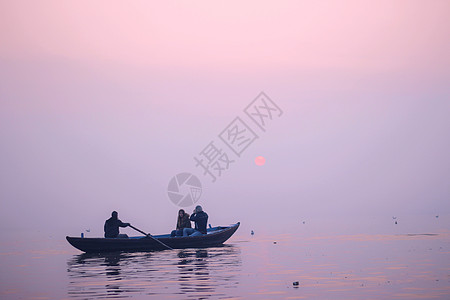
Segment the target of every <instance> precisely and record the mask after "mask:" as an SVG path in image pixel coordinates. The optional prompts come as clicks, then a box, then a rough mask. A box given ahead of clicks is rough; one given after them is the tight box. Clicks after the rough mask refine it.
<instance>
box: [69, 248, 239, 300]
mask: <svg viewBox="0 0 450 300" xmlns="http://www.w3.org/2000/svg"><path fill="white" fill-rule="evenodd" d="M67 265H68V268H67V272H68V276H69V288H68V296H69V297H72V298H83V299H87V298H89V299H97V298H105V297H107V298H109V297H111V298H122V297H137V296H151V295H154V296H157V295H159V296H169V295H171V296H175V295H179V296H180V295H185V296H189V297H194V298H209V297H211V296H214V297H216V296H219V295H220V296H227V295H228V290H230V289H229V288H230V287H236V286H237V285H238V284H239V282H238V274H239V272H240V270H241V253H240V248H238V247H236V246H232V245H225V246H222V247H215V248H208V249H185V250H173V251H169V250H168V251H161V252H144V253H142V252H140V253H120V252H119V253H107V254H86V253H85V254H80V255H76V256H73V257H72V258H71V259H69V261H68V262H67Z"/></svg>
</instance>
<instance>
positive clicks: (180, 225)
mask: <svg viewBox="0 0 450 300" xmlns="http://www.w3.org/2000/svg"><path fill="white" fill-rule="evenodd" d="M184 228H192V225H191V221H190V220H189V214H187V213H185V212H184V209H180V210H179V211H178V220H177V229H176V230H172V233H171V234H170V236H171V237H174V236H182V235H183V229H184Z"/></svg>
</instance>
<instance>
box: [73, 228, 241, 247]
mask: <svg viewBox="0 0 450 300" xmlns="http://www.w3.org/2000/svg"><path fill="white" fill-rule="evenodd" d="M239 225H240V223H239V222H238V223H236V224H234V225H232V226H229V227H216V228H212V229H208V234H205V235H201V236H189V237H169V235H160V236H153V237H145V236H144V237H139V238H125V239H122V238H80V237H69V236H66V239H67V241H68V242H69V243H70V244H71V245H72V246H73V247H75V248H77V249H78V250H81V251H83V252H86V253H100V252H116V251H124V252H135V251H159V250H167V249H169V248H167V247H165V246H164V244H165V245H167V246H169V247H170V248H173V249H186V248H206V247H215V246H219V245H222V244H223V243H224V242H225V241H227V240H228V239H229V238H230V237H231V236H232V235H233V234H234V233H235V232H236V230H237V229H238V228H239ZM155 239H157V240H159V241H160V242H162V243H160V242H158V241H157V240H155Z"/></svg>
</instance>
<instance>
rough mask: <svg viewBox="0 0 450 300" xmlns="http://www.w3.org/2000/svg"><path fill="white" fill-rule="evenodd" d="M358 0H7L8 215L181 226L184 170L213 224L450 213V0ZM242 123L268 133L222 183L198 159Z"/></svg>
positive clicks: (59, 227) (55, 222)
mask: <svg viewBox="0 0 450 300" xmlns="http://www.w3.org/2000/svg"><path fill="white" fill-rule="evenodd" d="M346 4H347V5H341V4H340V2H337V1H325V2H321V3H315V2H296V1H281V2H277V5H273V2H267V1H262V2H261V1H258V2H256V1H249V2H245V3H240V2H236V1H232V2H227V3H221V2H214V3H212V2H209V1H196V2H193V3H192V4H191V3H189V4H188V3H179V2H177V3H157V2H139V1H138V2H134V3H132V4H130V3H127V4H125V3H122V2H111V1H108V2H96V4H92V3H91V4H89V5H87V4H86V3H81V2H64V3H62V2H61V3H60V2H52V1H39V2H31V3H29V2H22V1H14V2H3V3H2V4H0V11H1V13H0V14H1V16H2V17H1V18H0V25H1V26H0V43H1V44H2V47H1V48H0V140H1V147H0V165H1V173H0V199H1V206H2V210H1V212H0V225H1V226H2V227H3V228H6V229H15V228H16V229H21V230H27V229H29V230H36V229H37V228H42V229H43V230H45V231H48V232H49V233H52V234H63V235H64V234H69V233H72V232H78V231H77V230H78V229H77V228H79V230H84V229H87V228H91V230H94V229H93V228H94V227H95V228H96V229H95V230H100V231H101V228H102V226H103V222H104V220H106V219H107V218H108V217H109V215H110V213H111V211H112V210H117V211H119V217H120V218H121V219H122V220H124V221H127V222H131V223H133V224H135V225H136V226H138V225H139V226H141V227H144V229H145V230H149V231H152V232H154V233H162V232H169V230H171V229H172V228H173V227H174V223H175V221H176V214H177V211H178V208H179V207H177V206H176V205H174V204H173V203H172V202H171V201H170V199H169V198H168V195H167V186H168V183H169V180H170V179H171V178H172V177H173V176H174V175H176V174H178V173H181V172H190V173H193V174H194V175H196V176H197V177H198V178H199V179H200V180H201V182H202V186H203V192H202V196H201V198H200V200H199V202H198V204H201V205H202V206H203V207H204V209H205V211H207V212H208V213H209V215H210V221H211V223H212V224H214V225H219V224H224V225H225V224H230V223H234V222H237V221H241V222H247V224H252V225H254V226H259V225H261V226H263V225H264V226H267V225H266V224H268V223H270V222H274V219H275V220H279V219H281V220H282V221H283V222H287V223H286V224H291V222H293V220H296V218H298V220H300V219H308V218H318V217H320V218H327V217H330V218H332V217H338V218H345V217H346V216H349V217H350V216H379V217H384V216H386V217H390V216H399V215H416V214H424V215H430V216H434V215H448V214H450V205H449V204H450V185H449V179H450V157H449V153H450V134H449V132H450V118H449V116H450V100H449V96H450V88H449V81H450V80H449V79H450V76H449V75H450V71H449V70H450V59H449V55H448V53H450V40H449V39H448V37H449V36H450V24H449V19H448V17H447V12H448V11H449V8H450V5H449V3H448V2H446V1H434V2H433V3H426V2H422V1H379V2H377V3H372V2H368V1H367V2H366V1H347V2H346ZM262 91H264V92H265V93H266V94H267V96H269V97H270V98H271V99H272V100H273V101H274V102H275V103H276V104H277V105H278V106H279V107H280V108H281V109H282V111H283V114H282V115H281V116H280V117H279V118H274V119H273V120H272V122H271V123H270V124H269V125H268V126H267V130H266V131H265V132H263V131H262V130H260V129H258V127H256V126H255V124H252V123H251V121H250V120H249V119H245V114H244V112H243V110H244V109H245V108H246V106H247V105H248V104H249V103H250V102H251V101H253V100H254V99H255V97H256V96H258V94H259V93H260V92H262ZM237 116H240V117H241V118H242V119H243V120H245V122H248V125H249V126H252V129H254V130H255V132H256V133H257V134H258V136H259V137H258V139H256V140H255V142H254V143H253V144H251V145H250V146H249V147H248V149H246V150H245V152H243V153H242V155H241V157H236V156H233V159H235V162H234V163H233V164H231V165H230V169H229V170H227V171H225V172H224V173H223V174H222V176H221V177H220V178H218V179H217V181H216V182H214V183H212V182H211V180H210V179H209V178H208V177H207V176H204V175H203V173H202V170H201V169H200V168H198V167H196V166H195V161H194V159H193V158H194V156H196V155H198V153H199V152H200V151H201V150H202V149H204V148H205V147H206V146H207V145H208V143H210V142H211V141H212V140H214V141H219V138H218V135H219V134H220V133H221V132H222V130H224V129H225V127H226V126H227V125H228V124H230V122H231V121H232V120H233V119H234V118H235V117H237ZM221 147H222V148H223V149H224V150H227V149H226V148H225V147H226V146H224V145H223V144H221ZM227 151H228V152H230V151H229V150H227ZM231 154H232V153H230V157H231V156H232V155H231ZM257 156H263V157H265V159H266V163H265V165H263V166H257V165H256V164H255V162H254V159H255V158H256V157H257ZM192 209H193V206H191V207H188V208H187V209H186V210H187V211H188V212H190V211H191V210H192ZM275 223H276V222H275ZM280 226H281V225H280Z"/></svg>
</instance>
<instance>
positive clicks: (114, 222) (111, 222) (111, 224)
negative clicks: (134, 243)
mask: <svg viewBox="0 0 450 300" xmlns="http://www.w3.org/2000/svg"><path fill="white" fill-rule="evenodd" d="M127 226H130V223H123V222H122V221H120V220H119V217H118V213H117V211H113V212H112V213H111V218H109V219H108V220H106V222H105V226H104V227H103V228H104V230H105V238H127V237H128V235H126V234H119V227H127Z"/></svg>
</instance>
